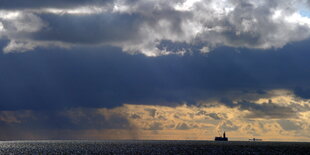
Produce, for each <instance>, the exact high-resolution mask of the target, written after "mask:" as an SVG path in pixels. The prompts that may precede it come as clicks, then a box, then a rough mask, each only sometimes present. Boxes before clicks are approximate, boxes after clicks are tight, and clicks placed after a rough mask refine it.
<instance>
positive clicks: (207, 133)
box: [0, 90, 310, 141]
mask: <svg viewBox="0 0 310 155" xmlns="http://www.w3.org/2000/svg"><path fill="white" fill-rule="evenodd" d="M268 94H270V97H261V98H257V99H255V100H252V101H251V103H249V102H248V103H245V101H244V103H240V101H238V100H233V101H232V102H233V103H232V105H229V104H227V103H223V102H221V101H216V100H212V101H202V102H201V103H200V104H199V105H187V104H183V105H177V106H174V107H171V106H162V105H133V104H125V105H122V106H119V107H115V108H110V109H107V108H72V109H66V110H61V111H45V110H43V111H42V110H26V111H25V110H22V111H20V110H19V111H0V129H1V131H2V132H1V134H0V138H1V139H80V138H82V139H107V138H109V139H153V140H154V139H158V140H163V139H170V140H176V139H182V140H185V139H191V140H206V139H207V140H210V139H212V138H213V137H214V135H217V131H226V133H227V135H228V136H229V138H230V139H231V140H247V139H248V138H249V137H257V138H263V139H264V140H285V141H288V140H293V141H296V140H297V141H309V140H310V137H309V135H308V134H307V133H309V132H310V123H309V121H308V118H309V116H310V112H309V110H310V106H309V103H310V100H303V99H300V98H298V97H296V96H295V95H294V94H292V92H289V91H286V90H273V91H269V92H268ZM10 128H12V129H13V130H14V131H15V132H17V133H20V134H19V135H12V131H10V130H9V129H10ZM55 131H57V132H55ZM57 133H58V134H57Z"/></svg>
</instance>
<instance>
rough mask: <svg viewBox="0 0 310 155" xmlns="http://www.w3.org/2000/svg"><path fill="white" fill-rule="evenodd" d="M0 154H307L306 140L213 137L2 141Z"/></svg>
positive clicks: (308, 148) (308, 151) (309, 148)
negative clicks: (247, 140)
mask: <svg viewBox="0 0 310 155" xmlns="http://www.w3.org/2000/svg"><path fill="white" fill-rule="evenodd" d="M0 154H35V155H39V154H293V155H295V154H310V143H293V142H214V141H4V142H0Z"/></svg>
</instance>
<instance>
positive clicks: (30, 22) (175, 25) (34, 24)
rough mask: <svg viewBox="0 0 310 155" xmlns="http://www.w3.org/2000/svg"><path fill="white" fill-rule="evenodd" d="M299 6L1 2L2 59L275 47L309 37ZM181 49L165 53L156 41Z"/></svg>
mask: <svg viewBox="0 0 310 155" xmlns="http://www.w3.org/2000/svg"><path fill="white" fill-rule="evenodd" d="M305 3H306V2H305V1H294V0H289V1H285V2H283V1H279V0H276V1H269V0H263V1H256V0H251V1H244V0H233V1H227V0H221V1H218V0H207V1H200V0H196V1H190V0H173V1H169V2H166V1H161V0H156V1H154V0H149V1H139V0H134V1H130V0H128V1H118V0H111V1H101V0H96V1H95V0H94V1H83V0H80V1H53V2H49V1H40V2H36V1H33V2H32V3H31V2H27V3H25V2H23V1H21V0H20V1H16V2H15V1H14V4H13V2H10V1H6V0H4V1H1V2H0V5H1V7H0V38H3V39H8V40H10V43H9V44H8V45H7V46H6V47H5V48H4V51H5V52H11V51H29V50H33V49H35V48H37V47H49V46H60V47H64V48H68V47H72V46H93V45H96V46H105V45H109V46H116V47H120V48H122V49H123V51H126V52H129V53H143V54H145V55H147V56H158V55H166V54H172V53H178V54H184V52H189V51H191V50H192V49H191V48H190V47H191V46H199V47H200V48H201V49H206V48H209V49H213V48H215V47H218V46H222V45H224V46H232V47H246V48H256V49H269V48H281V47H283V46H284V45H286V44H287V43H290V42H294V41H300V40H304V39H306V38H308V37H309V35H310V19H309V18H307V17H303V16H302V15H301V14H300V13H299V6H300V5H303V4H305ZM164 41H169V42H170V43H171V44H179V43H182V44H187V45H190V46H188V48H181V49H178V50H177V51H173V50H170V49H169V47H166V46H164V44H162V42H164Z"/></svg>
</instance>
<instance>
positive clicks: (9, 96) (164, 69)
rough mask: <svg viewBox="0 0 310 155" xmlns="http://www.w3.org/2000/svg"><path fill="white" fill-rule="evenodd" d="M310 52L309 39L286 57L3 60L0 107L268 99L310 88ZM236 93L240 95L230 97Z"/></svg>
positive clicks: (49, 53) (64, 54)
mask: <svg viewBox="0 0 310 155" xmlns="http://www.w3.org/2000/svg"><path fill="white" fill-rule="evenodd" d="M308 47H309V41H305V42H301V43H296V44H293V45H289V46H287V47H285V48H284V49H282V50H279V51H247V50H244V49H241V51H239V52H236V51H235V49H232V48H224V47H223V48H219V49H217V50H216V51H215V52H212V53H209V54H208V55H201V54H199V53H196V52H194V53H193V54H192V55H185V56H176V55H170V56H162V57H156V58H149V57H145V56H143V55H128V54H126V53H122V52H121V50H119V49H117V48H105V49H101V48H98V49H96V48H92V50H91V51H89V49H85V48H84V49H83V48H82V49H74V50H73V51H71V50H70V51H62V50H59V49H50V50H44V52H43V51H41V50H40V51H35V52H28V53H19V54H1V55H0V71H1V74H2V76H1V77H0V84H1V87H0V102H1V105H0V108H1V110H16V109H59V108H60V109H62V108H68V107H115V106H119V105H121V104H123V103H139V104H169V105H173V104H175V103H181V102H183V101H185V102H187V103H188V104H195V103H196V102H197V101H200V100H204V99H208V98H225V97H227V98H228V99H229V100H233V99H236V98H237V99H238V97H241V98H243V97H244V94H247V93H249V92H252V93H254V96H255V94H257V96H264V95H268V94H265V93H262V92H264V91H268V90H272V89H289V90H294V89H295V88H296V87H302V88H303V89H305V90H307V89H309V88H308V87H307V86H309V85H310V81H309V79H310V73H309V72H308V69H307V67H305V66H309V65H310V64H309V63H310V62H309V61H308V59H307V58H308V57H309V56H310V53H309V52H308V51H307V50H306V49H307V48H308ZM234 91H237V92H239V94H240V95H239V96H238V95H232V94H229V92H234ZM295 92H296V91H295ZM296 94H297V95H300V97H307V95H308V94H307V91H303V95H301V94H300V93H296ZM243 99H246V100H249V101H251V100H254V99H251V98H243ZM258 108H259V107H258Z"/></svg>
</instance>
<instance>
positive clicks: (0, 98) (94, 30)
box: [0, 0, 310, 142]
mask: <svg viewBox="0 0 310 155" xmlns="http://www.w3.org/2000/svg"><path fill="white" fill-rule="evenodd" d="M308 49H310V1H308V0H286V1H282V0H272V1H271V0H171V1H166V0H54V1H50V0H40V1H37V0H28V1H27V2H25V1H24V0H14V2H13V1H11V0H1V1H0V50H1V51H0V73H1V76H0V131H1V132H0V139H1V140H42V139H52V140H54V139H92V140H105V139H116V140H124V139H135V140H213V139H214V137H215V136H218V132H223V131H225V132H226V135H227V136H228V137H229V139H230V140H248V139H249V138H253V137H255V138H260V139H263V140H265V141H308V142H309V141H310V136H309V135H310V121H309V119H310V61H309V58H310V52H309V50H308Z"/></svg>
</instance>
